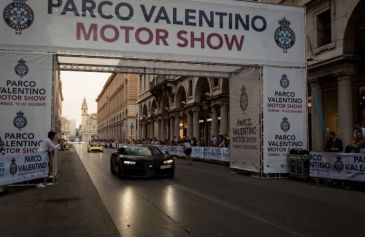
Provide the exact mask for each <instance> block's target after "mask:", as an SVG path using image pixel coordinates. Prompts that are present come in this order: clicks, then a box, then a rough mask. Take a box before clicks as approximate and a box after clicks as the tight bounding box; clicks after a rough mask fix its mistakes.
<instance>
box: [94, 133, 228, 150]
mask: <svg viewBox="0 0 365 237" xmlns="http://www.w3.org/2000/svg"><path fill="white" fill-rule="evenodd" d="M94 142H103V143H105V145H106V146H107V147H111V144H113V143H117V144H151V145H165V146H182V145H183V143H185V142H189V143H190V144H191V146H200V147H229V139H228V137H227V136H225V135H223V134H220V135H219V138H217V137H216V136H214V135H213V136H212V137H211V139H210V140H209V141H208V142H207V141H205V140H204V139H203V138H202V139H200V140H199V141H198V140H197V139H196V138H195V137H193V138H192V139H190V138H189V137H185V136H184V137H176V136H174V137H173V139H172V140H171V141H170V140H161V139H157V138H156V137H155V138H153V139H152V138H148V139H137V140H136V139H131V140H130V139H120V140H112V139H97V140H94Z"/></svg>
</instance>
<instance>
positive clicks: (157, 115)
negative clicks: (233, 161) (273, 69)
mask: <svg viewBox="0 0 365 237" xmlns="http://www.w3.org/2000/svg"><path fill="white" fill-rule="evenodd" d="M228 83H229V81H228V80H227V79H221V78H207V77H181V76H179V77H176V76H148V75H141V76H140V78H139V85H140V87H139V96H138V115H139V116H138V119H139V126H140V131H139V134H140V137H141V138H145V139H148V138H149V139H152V138H157V139H159V140H164V141H171V140H172V139H173V138H174V137H177V138H178V137H181V138H182V137H184V136H188V137H189V138H193V137H195V138H196V139H197V140H198V141H201V142H202V143H205V144H207V142H209V140H210V138H211V137H212V136H213V135H215V136H216V137H218V134H219V133H222V134H227V133H228V131H229V129H228V126H229V122H228V120H229V104H228V103H229V98H228V90H229V87H228Z"/></svg>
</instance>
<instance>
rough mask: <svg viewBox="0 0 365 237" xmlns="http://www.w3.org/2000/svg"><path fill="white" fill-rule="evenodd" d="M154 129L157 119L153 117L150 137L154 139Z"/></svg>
mask: <svg viewBox="0 0 365 237" xmlns="http://www.w3.org/2000/svg"><path fill="white" fill-rule="evenodd" d="M154 131H155V120H153V119H151V122H150V136H149V138H151V139H153V138H154V137H155V134H154Z"/></svg>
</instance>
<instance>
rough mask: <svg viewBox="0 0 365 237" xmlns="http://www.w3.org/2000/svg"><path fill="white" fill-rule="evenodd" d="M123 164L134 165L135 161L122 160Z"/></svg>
mask: <svg viewBox="0 0 365 237" xmlns="http://www.w3.org/2000/svg"><path fill="white" fill-rule="evenodd" d="M123 164H125V165H135V164H136V162H135V161H130V160H125V161H123Z"/></svg>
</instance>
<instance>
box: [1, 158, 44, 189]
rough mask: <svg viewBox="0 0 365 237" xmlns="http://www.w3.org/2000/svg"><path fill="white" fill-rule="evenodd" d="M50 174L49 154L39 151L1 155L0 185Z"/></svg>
mask: <svg viewBox="0 0 365 237" xmlns="http://www.w3.org/2000/svg"><path fill="white" fill-rule="evenodd" d="M47 175H48V156H47V155H45V154H38V153H23V154H5V155H2V156H0V186H1V185H7V184H12V183H19V182H23V181H27V180H32V179H37V178H43V177H46V176H47Z"/></svg>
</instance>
